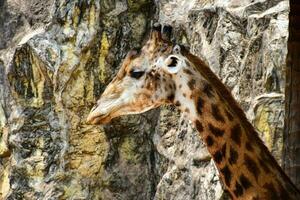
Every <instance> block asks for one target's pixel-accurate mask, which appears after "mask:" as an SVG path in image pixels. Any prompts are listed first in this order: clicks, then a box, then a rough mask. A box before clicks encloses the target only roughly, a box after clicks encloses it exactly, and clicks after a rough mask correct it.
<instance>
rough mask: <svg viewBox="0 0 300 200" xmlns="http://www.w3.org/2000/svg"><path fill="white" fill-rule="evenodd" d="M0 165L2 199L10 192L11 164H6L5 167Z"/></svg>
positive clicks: (0, 192) (0, 197) (0, 194)
mask: <svg viewBox="0 0 300 200" xmlns="http://www.w3.org/2000/svg"><path fill="white" fill-rule="evenodd" d="M1 168H2V167H1V165H0V170H1V172H0V175H1V176H0V199H2V198H3V199H4V197H5V196H6V195H7V194H8V192H9V188H10V184H9V166H6V167H5V168H4V169H1Z"/></svg>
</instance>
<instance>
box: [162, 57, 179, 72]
mask: <svg viewBox="0 0 300 200" xmlns="http://www.w3.org/2000/svg"><path fill="white" fill-rule="evenodd" d="M183 63H184V62H183V61H182V59H180V58H179V57H178V56H176V55H170V56H169V57H168V58H167V59H166V60H165V65H164V68H165V70H166V71H167V72H169V73H170V74H176V73H177V72H179V71H180V70H181V68H182V67H183Z"/></svg>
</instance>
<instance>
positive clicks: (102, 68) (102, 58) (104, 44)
mask: <svg viewBox="0 0 300 200" xmlns="http://www.w3.org/2000/svg"><path fill="white" fill-rule="evenodd" d="M109 47H110V44H109V41H108V38H107V35H106V33H105V32H103V33H102V38H101V49H100V55H99V77H98V78H99V80H100V82H101V83H105V81H106V79H107V77H106V57H107V55H108V53H109Z"/></svg>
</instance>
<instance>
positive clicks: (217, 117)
mask: <svg viewBox="0 0 300 200" xmlns="http://www.w3.org/2000/svg"><path fill="white" fill-rule="evenodd" d="M211 114H212V115H213V117H214V118H215V120H217V121H220V122H225V119H224V117H223V116H222V114H221V112H220V110H219V107H218V106H217V105H216V104H211Z"/></svg>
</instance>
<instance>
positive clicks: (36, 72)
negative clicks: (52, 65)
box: [30, 53, 45, 108]
mask: <svg viewBox="0 0 300 200" xmlns="http://www.w3.org/2000/svg"><path fill="white" fill-rule="evenodd" d="M30 57H31V68H32V76H33V77H32V79H31V81H30V86H31V88H32V92H33V94H34V98H33V99H32V102H31V106H32V107H37V108H38V107H41V106H42V105H43V104H44V100H43V92H44V86H45V77H44V74H43V72H42V70H41V67H43V66H41V65H42V63H41V62H40V61H39V60H38V59H37V58H36V56H35V55H34V54H33V53H31V55H30Z"/></svg>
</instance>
